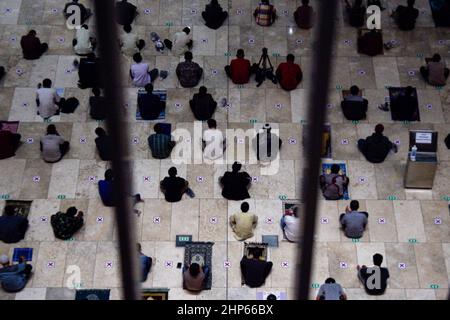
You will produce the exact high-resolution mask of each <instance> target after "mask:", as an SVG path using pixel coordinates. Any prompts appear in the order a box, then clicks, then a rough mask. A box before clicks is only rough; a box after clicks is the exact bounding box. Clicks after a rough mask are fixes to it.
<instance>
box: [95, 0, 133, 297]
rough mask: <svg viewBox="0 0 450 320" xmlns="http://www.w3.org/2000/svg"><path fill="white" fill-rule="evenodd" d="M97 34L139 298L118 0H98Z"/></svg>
mask: <svg viewBox="0 0 450 320" xmlns="http://www.w3.org/2000/svg"><path fill="white" fill-rule="evenodd" d="M95 15H96V19H97V20H96V21H97V37H98V42H99V50H100V57H101V61H102V77H103V81H104V85H105V97H106V100H107V105H108V117H107V119H106V123H107V127H108V132H109V134H110V135H111V138H112V139H113V141H114V149H113V160H112V168H113V170H114V179H115V181H116V186H117V190H116V191H117V197H118V203H117V207H116V208H115V209H116V221H117V226H118V232H119V247H120V249H119V250H120V263H121V267H122V268H121V269H122V285H123V290H124V292H123V293H124V294H123V296H124V299H125V300H138V299H139V289H138V288H139V281H138V279H139V277H138V275H139V274H138V256H137V248H136V237H135V229H136V226H135V219H134V218H135V217H134V216H133V213H132V212H133V210H132V209H133V208H132V204H131V198H130V193H131V170H130V163H129V152H128V143H129V136H128V125H127V123H126V122H125V121H124V116H123V110H122V108H123V105H124V104H123V97H122V90H123V88H122V86H121V79H123V77H126V75H122V74H121V72H120V71H121V68H120V66H121V64H120V53H119V48H118V45H117V38H118V37H117V26H116V18H115V1H114V0H97V1H95Z"/></svg>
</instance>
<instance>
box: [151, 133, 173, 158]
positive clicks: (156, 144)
mask: <svg viewBox="0 0 450 320" xmlns="http://www.w3.org/2000/svg"><path fill="white" fill-rule="evenodd" d="M148 145H149V147H150V150H151V151H152V156H153V158H156V159H165V158H168V157H169V156H170V152H171V151H172V148H173V144H172V143H171V139H170V136H168V135H166V134H162V133H156V134H152V135H151V136H150V137H148Z"/></svg>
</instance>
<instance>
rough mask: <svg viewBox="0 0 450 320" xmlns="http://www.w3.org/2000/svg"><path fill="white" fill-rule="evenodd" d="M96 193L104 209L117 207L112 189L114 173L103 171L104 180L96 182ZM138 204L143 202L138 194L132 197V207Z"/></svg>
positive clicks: (110, 170)
mask: <svg viewBox="0 0 450 320" xmlns="http://www.w3.org/2000/svg"><path fill="white" fill-rule="evenodd" d="M98 192H99V194H100V199H102V202H103V205H105V206H106V207H115V206H116V205H117V199H116V195H115V193H116V190H115V187H114V171H112V169H108V170H106V171H105V180H100V181H99V182H98ZM138 202H143V200H142V199H141V195H140V194H139V193H137V194H135V195H134V196H133V205H135V204H136V203H138Z"/></svg>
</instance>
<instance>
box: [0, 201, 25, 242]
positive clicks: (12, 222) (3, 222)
mask: <svg viewBox="0 0 450 320" xmlns="http://www.w3.org/2000/svg"><path fill="white" fill-rule="evenodd" d="M27 229H28V219H27V218H25V217H22V216H19V215H16V209H15V208H14V207H13V206H11V205H6V206H5V208H4V209H3V215H2V216H0V241H3V242H4V243H17V242H19V241H20V240H22V239H23V238H25V232H26V231H27Z"/></svg>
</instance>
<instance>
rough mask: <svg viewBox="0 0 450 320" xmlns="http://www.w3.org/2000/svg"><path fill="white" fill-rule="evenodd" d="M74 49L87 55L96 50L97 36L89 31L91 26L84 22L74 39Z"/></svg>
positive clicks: (80, 54)
mask: <svg viewBox="0 0 450 320" xmlns="http://www.w3.org/2000/svg"><path fill="white" fill-rule="evenodd" d="M72 45H73V49H74V50H75V53H76V54H77V55H79V56H85V55H88V54H89V53H92V52H93V51H94V50H95V38H94V37H93V36H92V34H91V32H90V31H89V27H88V26H87V25H86V24H83V25H82V26H81V28H80V29H78V30H77V32H76V33H75V39H73V41H72Z"/></svg>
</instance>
